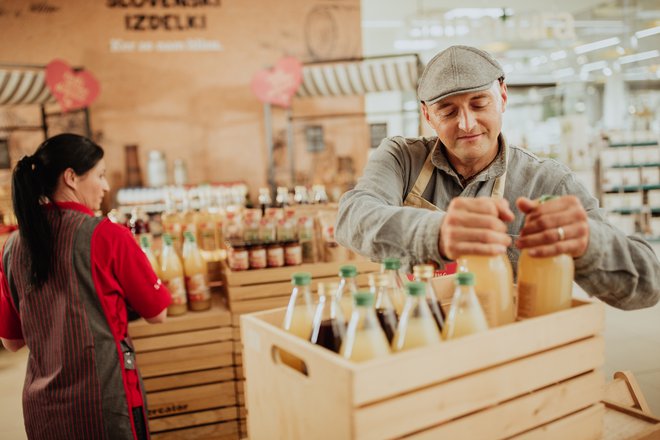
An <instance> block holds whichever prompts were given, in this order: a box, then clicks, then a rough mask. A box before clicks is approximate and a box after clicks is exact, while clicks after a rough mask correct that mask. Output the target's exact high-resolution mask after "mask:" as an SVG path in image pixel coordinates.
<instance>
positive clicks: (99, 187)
mask: <svg viewBox="0 0 660 440" xmlns="http://www.w3.org/2000/svg"><path fill="white" fill-rule="evenodd" d="M108 190H109V187H108V182H107V181H106V179H105V162H104V160H103V149H102V148H101V147H99V146H98V145H96V144H95V143H93V142H92V141H90V140H89V139H87V138H84V137H82V136H78V135H74V134H61V135H58V136H54V137H52V138H50V139H48V140H46V141H45V142H44V143H42V144H41V145H40V146H39V148H38V149H37V151H36V152H35V153H34V154H33V155H32V156H25V157H23V158H22V159H21V160H20V161H19V162H18V164H17V165H16V168H15V169H14V173H13V180H12V199H13V205H14V212H15V214H16V218H17V219H18V231H16V232H14V233H13V234H12V235H11V236H10V237H9V239H8V240H7V243H6V244H5V247H4V250H3V253H2V272H1V273H0V277H1V279H0V339H2V344H3V345H4V346H5V347H6V348H7V349H9V350H11V351H16V350H18V349H20V348H22V347H23V346H27V347H28V349H29V351H30V353H29V357H28V364H27V372H26V379H25V386H24V389H23V415H24V419H25V429H26V432H27V435H28V438H30V439H96V438H98V439H133V438H135V439H146V438H148V437H149V434H148V429H147V427H146V400H145V398H144V395H143V393H142V387H141V384H140V376H139V373H138V371H137V369H136V368H137V366H136V364H135V355H134V351H133V347H132V344H131V341H130V339H129V338H128V333H127V329H128V319H127V306H129V305H130V307H132V308H133V309H134V310H135V311H137V313H139V314H140V315H141V316H142V317H144V318H145V319H146V320H147V321H149V322H151V323H158V322H163V321H164V320H165V315H166V313H167V306H168V305H169V304H170V302H171V299H170V294H169V292H168V291H167V289H166V288H165V287H164V286H162V285H161V283H160V280H159V279H158V278H157V276H156V275H155V274H154V272H153V270H152V269H151V266H150V264H149V262H148V261H147V258H146V256H145V255H144V254H143V253H142V251H141V250H140V248H139V247H138V245H137V244H136V243H135V241H134V239H133V237H132V235H131V234H130V232H129V231H128V229H126V228H124V227H122V226H120V225H116V224H113V223H112V222H110V221H109V220H107V219H104V218H101V217H94V214H93V211H95V210H98V209H99V207H100V205H101V201H102V199H103V196H104V194H105V193H106V192H107V191H108Z"/></svg>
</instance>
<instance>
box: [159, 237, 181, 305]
mask: <svg viewBox="0 0 660 440" xmlns="http://www.w3.org/2000/svg"><path fill="white" fill-rule="evenodd" d="M160 279H161V280H162V281H163V284H164V285H165V287H167V290H169V291H170V294H171V295H172V304H170V306H169V307H168V308H167V315H168V316H177V315H183V314H184V313H186V311H187V310H188V305H187V299H186V286H185V281H184V276H183V266H182V265H181V260H180V259H179V255H178V254H177V253H176V250H175V249H174V247H173V245H172V237H171V236H170V235H169V234H164V235H163V252H162V254H161V257H160Z"/></svg>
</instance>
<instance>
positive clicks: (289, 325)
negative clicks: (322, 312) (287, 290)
mask: <svg viewBox="0 0 660 440" xmlns="http://www.w3.org/2000/svg"><path fill="white" fill-rule="evenodd" d="M311 283H312V275H311V274H310V273H307V272H297V273H294V274H293V276H292V277H291V284H292V285H293V289H292V290H291V296H290V297H289V305H288V306H287V308H286V314H285V315H284V322H283V323H282V328H283V329H284V330H286V331H287V332H289V333H291V334H293V335H296V336H298V337H299V338H303V339H307V340H309V338H310V335H311V333H312V321H313V316H314V308H313V302H312V294H311V290H310V284H311ZM280 357H281V359H282V362H284V363H285V364H287V365H289V366H290V367H292V368H295V369H297V370H298V371H303V363H302V361H300V360H299V359H298V358H296V357H293V356H291V355H288V354H287V353H284V352H281V353H280Z"/></svg>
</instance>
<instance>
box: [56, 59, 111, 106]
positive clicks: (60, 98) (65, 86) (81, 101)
mask: <svg viewBox="0 0 660 440" xmlns="http://www.w3.org/2000/svg"><path fill="white" fill-rule="evenodd" d="M46 84H47V85H48V88H49V89H50V92H51V93H52V95H53V96H54V97H55V99H56V100H57V102H58V103H59V104H60V107H61V108H62V111H63V112H68V111H70V110H77V109H81V108H85V107H89V106H90V105H91V104H92V103H93V102H94V100H95V99H96V98H97V97H98V95H99V93H100V91H101V86H100V85H99V82H98V81H97V79H96V78H95V77H94V75H92V73H91V72H89V71H87V70H78V71H75V70H73V69H72V68H71V66H69V64H67V63H66V62H65V61H62V60H58V59H56V60H53V61H51V62H50V63H48V65H47V66H46Z"/></svg>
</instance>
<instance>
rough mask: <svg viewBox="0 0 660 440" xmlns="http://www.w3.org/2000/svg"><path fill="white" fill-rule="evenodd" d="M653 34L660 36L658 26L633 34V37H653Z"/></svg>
mask: <svg viewBox="0 0 660 440" xmlns="http://www.w3.org/2000/svg"><path fill="white" fill-rule="evenodd" d="M655 34H660V26H655V27H652V28H648V29H643V30H641V31H637V32H635V37H637V38H644V37H650V36H651V35H655Z"/></svg>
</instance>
